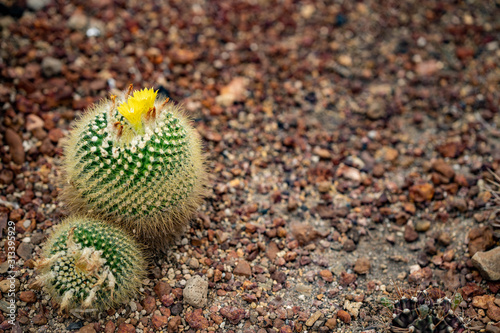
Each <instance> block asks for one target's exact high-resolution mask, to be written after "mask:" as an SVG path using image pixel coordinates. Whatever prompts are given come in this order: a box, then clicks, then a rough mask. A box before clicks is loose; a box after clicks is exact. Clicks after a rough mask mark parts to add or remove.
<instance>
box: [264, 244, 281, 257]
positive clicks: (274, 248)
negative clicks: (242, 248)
mask: <svg viewBox="0 0 500 333" xmlns="http://www.w3.org/2000/svg"><path fill="white" fill-rule="evenodd" d="M279 251H280V249H279V248H278V245H276V243H275V242H273V241H271V242H269V245H268V246H267V250H266V256H267V257H268V258H269V259H271V260H274V259H275V258H276V256H277V255H278V252H279Z"/></svg>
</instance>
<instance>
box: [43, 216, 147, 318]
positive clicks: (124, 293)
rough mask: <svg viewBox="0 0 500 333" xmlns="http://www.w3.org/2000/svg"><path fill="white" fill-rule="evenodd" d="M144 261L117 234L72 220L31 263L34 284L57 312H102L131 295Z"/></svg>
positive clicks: (127, 239)
mask: <svg viewBox="0 0 500 333" xmlns="http://www.w3.org/2000/svg"><path fill="white" fill-rule="evenodd" d="M145 262H146V260H145V258H144V256H143V255H142V252H141V250H140V248H139V247H138V245H137V244H136V243H135V241H134V240H133V239H132V238H131V237H130V236H128V235H127V234H126V233H124V232H123V231H122V230H120V229H118V228H116V227H114V226H110V225H107V224H104V223H102V222H98V221H95V220H90V219H87V218H80V217H73V218H69V219H68V220H66V221H65V222H63V223H62V224H61V225H60V226H59V227H58V228H57V230H56V231H55V232H54V233H53V234H52V235H51V236H50V238H49V240H48V241H47V243H46V244H45V247H44V250H43V257H42V258H41V259H40V260H38V261H37V262H36V267H37V270H38V271H39V273H40V275H39V278H38V282H37V284H39V285H42V286H45V287H46V288H47V289H48V291H49V293H50V295H51V296H52V297H53V298H54V299H55V300H56V301H58V303H60V310H61V311H63V310H69V309H75V308H84V309H97V310H106V309H108V308H110V307H114V306H117V305H119V304H121V303H123V302H125V301H127V300H128V299H130V298H131V297H132V296H133V295H134V294H135V293H137V291H138V289H139V287H140V286H141V282H142V279H143V277H144V276H145V265H146V264H145Z"/></svg>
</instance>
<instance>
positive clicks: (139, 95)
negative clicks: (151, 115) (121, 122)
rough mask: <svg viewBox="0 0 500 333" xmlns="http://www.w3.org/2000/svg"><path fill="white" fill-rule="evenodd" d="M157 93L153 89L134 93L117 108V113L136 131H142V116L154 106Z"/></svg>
mask: <svg viewBox="0 0 500 333" xmlns="http://www.w3.org/2000/svg"><path fill="white" fill-rule="evenodd" d="M157 93H158V90H157V91H154V90H153V88H151V89H146V88H144V89H143V90H139V91H135V92H134V95H133V96H130V97H129V98H128V99H127V100H126V101H125V102H124V103H122V104H121V105H120V106H118V108H117V109H118V112H120V113H121V115H122V116H123V117H125V119H127V121H128V122H129V123H130V125H132V127H133V128H134V129H135V130H136V131H141V130H142V115H144V114H146V112H148V110H149V109H151V108H152V107H153V106H154V104H155V99H156V94H157Z"/></svg>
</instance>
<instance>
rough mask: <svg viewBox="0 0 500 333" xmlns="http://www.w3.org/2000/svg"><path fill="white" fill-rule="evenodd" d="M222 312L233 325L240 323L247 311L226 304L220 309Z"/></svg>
mask: <svg viewBox="0 0 500 333" xmlns="http://www.w3.org/2000/svg"><path fill="white" fill-rule="evenodd" d="M220 314H221V315H223V316H224V317H225V318H226V319H227V320H229V322H230V323H231V324H233V325H238V323H239V322H240V321H241V320H242V319H243V317H245V314H246V311H245V310H243V309H239V308H237V307H234V306H225V307H223V308H221V309H220Z"/></svg>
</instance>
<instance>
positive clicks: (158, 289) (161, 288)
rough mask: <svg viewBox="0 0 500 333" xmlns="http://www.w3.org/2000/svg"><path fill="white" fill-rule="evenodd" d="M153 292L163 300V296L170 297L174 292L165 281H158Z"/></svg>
mask: <svg viewBox="0 0 500 333" xmlns="http://www.w3.org/2000/svg"><path fill="white" fill-rule="evenodd" d="M153 290H154V291H155V293H156V296H158V297H159V298H161V297H162V296H163V295H168V294H170V293H171V292H172V287H170V285H169V284H168V283H167V282H165V281H158V283H157V284H156V285H155V287H154V288H153Z"/></svg>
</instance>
